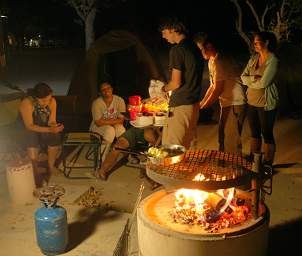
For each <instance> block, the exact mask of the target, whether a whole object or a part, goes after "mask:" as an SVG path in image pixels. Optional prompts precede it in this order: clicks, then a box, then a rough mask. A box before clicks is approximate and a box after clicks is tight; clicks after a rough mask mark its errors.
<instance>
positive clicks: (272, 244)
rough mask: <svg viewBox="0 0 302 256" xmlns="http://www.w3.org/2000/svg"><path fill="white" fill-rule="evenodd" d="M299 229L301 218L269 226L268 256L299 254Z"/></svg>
mask: <svg viewBox="0 0 302 256" xmlns="http://www.w3.org/2000/svg"><path fill="white" fill-rule="evenodd" d="M301 230H302V219H297V220H295V221H292V222H289V223H286V224H284V225H278V226H276V227H273V228H271V229H270V232H269V248H268V256H277V255H301V236H300V234H301ZM292 252H295V254H293V253H292Z"/></svg>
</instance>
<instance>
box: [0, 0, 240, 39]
mask: <svg viewBox="0 0 302 256" xmlns="http://www.w3.org/2000/svg"><path fill="white" fill-rule="evenodd" d="M0 3H1V5H2V6H3V5H7V6H9V7H10V8H11V15H10V17H9V20H8V25H7V27H8V28H9V29H12V30H16V29H20V27H21V26H20V24H22V25H23V26H25V25H29V24H31V26H35V27H37V28H43V30H44V33H50V34H58V35H59V36H64V37H70V38H72V40H74V39H75V41H77V40H83V39H84V34H83V29H82V28H81V27H80V26H79V25H78V24H76V23H75V22H74V21H75V20H79V18H78V16H77V15H76V13H75V11H74V10H73V9H72V8H70V7H68V6H66V5H64V1H63V0H56V1H55V0H2V1H1V0H0ZM199 5H201V7H199ZM167 15H175V16H178V17H180V18H181V19H182V20H183V21H185V23H186V24H187V26H188V28H189V30H190V31H191V33H192V34H193V33H195V32H197V31H207V30H215V31H219V33H223V35H225V36H227V37H229V36H231V35H233V34H235V32H236V30H235V22H234V19H235V18H236V16H237V13H236V11H235V8H234V6H233V4H232V3H230V1H229V0H209V1H200V2H198V1H196V0H186V1H182V0H178V1H175V0H173V1H172V0H152V1H150V0H149V1H146V0H126V1H122V3H120V4H118V5H116V6H115V7H112V8H109V9H106V10H100V11H99V12H98V13H97V17H96V20H95V34H96V38H97V37H99V36H101V35H102V34H104V33H105V32H107V31H108V30H110V29H128V30H130V31H133V32H136V33H138V34H140V35H142V36H143V37H145V38H148V37H149V38H152V37H154V36H158V32H157V24H158V21H159V18H160V17H163V16H167Z"/></svg>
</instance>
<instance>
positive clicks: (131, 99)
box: [129, 95, 142, 106]
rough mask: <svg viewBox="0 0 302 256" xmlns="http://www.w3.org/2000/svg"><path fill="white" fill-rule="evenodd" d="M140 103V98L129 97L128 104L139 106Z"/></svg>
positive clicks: (136, 96)
mask: <svg viewBox="0 0 302 256" xmlns="http://www.w3.org/2000/svg"><path fill="white" fill-rule="evenodd" d="M141 103H142V98H141V96H138V95H134V96H130V97H129V104H130V105H133V106H139V105H140V104H141Z"/></svg>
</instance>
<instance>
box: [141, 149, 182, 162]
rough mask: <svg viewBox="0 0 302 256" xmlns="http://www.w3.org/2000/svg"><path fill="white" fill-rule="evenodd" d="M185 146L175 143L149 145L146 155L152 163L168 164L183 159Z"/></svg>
mask: <svg viewBox="0 0 302 256" xmlns="http://www.w3.org/2000/svg"><path fill="white" fill-rule="evenodd" d="M185 150H186V149H185V147H184V146H181V145H176V144H170V145H162V146H160V147H151V148H149V149H148V152H147V157H148V160H149V161H150V162H151V163H152V164H157V165H170V164H176V163H179V162H181V161H182V160H183V158H184V155H185Z"/></svg>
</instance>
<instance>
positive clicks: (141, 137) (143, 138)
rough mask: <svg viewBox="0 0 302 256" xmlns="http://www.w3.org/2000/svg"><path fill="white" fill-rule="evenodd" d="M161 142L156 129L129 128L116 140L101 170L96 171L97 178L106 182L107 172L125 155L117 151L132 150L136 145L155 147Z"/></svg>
mask: <svg viewBox="0 0 302 256" xmlns="http://www.w3.org/2000/svg"><path fill="white" fill-rule="evenodd" d="M160 142H161V131H160V129H159V128H158V127H154V128H153V127H147V128H144V129H139V128H135V127H130V128H129V129H128V130H127V131H126V132H125V133H123V134H122V135H121V137H119V138H118V140H117V142H116V144H115V145H114V148H113V150H112V151H111V152H110V153H109V154H108V155H107V156H106V158H105V160H104V162H103V163H102V166H101V168H100V169H99V170H98V173H97V176H98V177H99V178H100V179H102V180H107V178H108V176H109V172H110V171H111V170H112V168H113V167H114V166H115V165H116V164H117V162H118V161H119V160H120V159H121V157H122V156H124V155H125V154H126V153H124V152H122V151H119V150H117V149H115V148H120V149H129V148H130V149H134V148H136V147H137V145H138V144H139V145H143V146H145V148H147V147H148V145H152V146H157V145H159V144H160Z"/></svg>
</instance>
